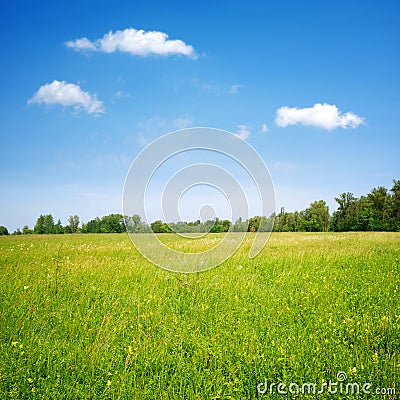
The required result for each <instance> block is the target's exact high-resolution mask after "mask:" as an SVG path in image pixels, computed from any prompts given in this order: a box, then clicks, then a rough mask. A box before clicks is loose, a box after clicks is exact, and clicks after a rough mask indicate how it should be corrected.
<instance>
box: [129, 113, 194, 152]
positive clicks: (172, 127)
mask: <svg viewBox="0 0 400 400" xmlns="http://www.w3.org/2000/svg"><path fill="white" fill-rule="evenodd" d="M190 125H193V119H192V118H190V116H188V115H186V114H184V115H182V116H179V117H177V118H174V119H165V118H161V117H160V116H158V115H156V116H153V117H150V118H148V119H146V120H142V121H140V122H138V123H137V135H138V141H139V143H140V144H141V145H143V146H145V145H148V144H149V143H150V142H152V141H153V140H154V139H156V138H157V137H159V136H160V135H165V134H167V133H169V132H173V131H176V130H179V129H184V128H187V127H189V126H190Z"/></svg>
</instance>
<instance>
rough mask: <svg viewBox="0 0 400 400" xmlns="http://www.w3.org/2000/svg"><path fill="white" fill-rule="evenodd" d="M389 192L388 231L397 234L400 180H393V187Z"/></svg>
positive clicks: (399, 218)
mask: <svg viewBox="0 0 400 400" xmlns="http://www.w3.org/2000/svg"><path fill="white" fill-rule="evenodd" d="M390 192H391V194H390V198H389V213H390V229H391V230H393V231H397V232H398V231H400V180H396V179H394V180H393V187H392V188H391V189H390Z"/></svg>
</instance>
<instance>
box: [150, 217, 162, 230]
mask: <svg viewBox="0 0 400 400" xmlns="http://www.w3.org/2000/svg"><path fill="white" fill-rule="evenodd" d="M162 225H163V222H162V221H161V220H160V219H158V220H156V221H154V222H152V223H151V224H150V227H151V230H152V231H153V232H154V233H161V227H162Z"/></svg>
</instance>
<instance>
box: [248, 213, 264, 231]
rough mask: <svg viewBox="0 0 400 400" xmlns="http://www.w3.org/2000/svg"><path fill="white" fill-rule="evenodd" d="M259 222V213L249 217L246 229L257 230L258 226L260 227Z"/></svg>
mask: <svg viewBox="0 0 400 400" xmlns="http://www.w3.org/2000/svg"><path fill="white" fill-rule="evenodd" d="M260 222H261V217H260V216H259V215H256V216H255V217H252V218H250V219H249V227H248V229H247V230H248V231H249V232H258V228H259V227H260Z"/></svg>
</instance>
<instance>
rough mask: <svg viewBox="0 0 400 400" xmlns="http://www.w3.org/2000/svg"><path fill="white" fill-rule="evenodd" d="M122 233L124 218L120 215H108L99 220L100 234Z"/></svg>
mask: <svg viewBox="0 0 400 400" xmlns="http://www.w3.org/2000/svg"><path fill="white" fill-rule="evenodd" d="M124 231H125V224H124V217H123V216H122V215H121V214H110V215H106V216H105V217H103V218H102V219H101V232H104V233H121V232H124Z"/></svg>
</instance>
